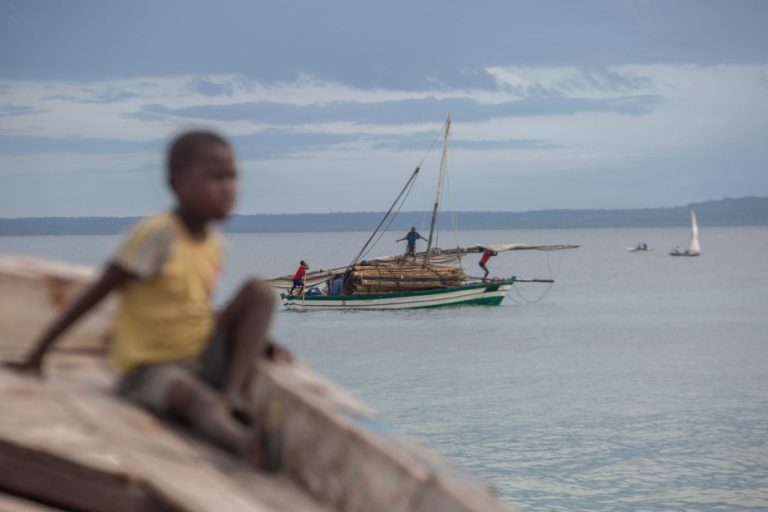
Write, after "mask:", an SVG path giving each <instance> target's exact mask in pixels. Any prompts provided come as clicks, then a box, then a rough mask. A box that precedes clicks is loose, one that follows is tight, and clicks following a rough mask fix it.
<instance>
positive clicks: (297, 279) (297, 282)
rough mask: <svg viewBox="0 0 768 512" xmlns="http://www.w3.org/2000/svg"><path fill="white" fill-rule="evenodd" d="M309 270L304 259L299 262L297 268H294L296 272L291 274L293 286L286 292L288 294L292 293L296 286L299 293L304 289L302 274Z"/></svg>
mask: <svg viewBox="0 0 768 512" xmlns="http://www.w3.org/2000/svg"><path fill="white" fill-rule="evenodd" d="M307 270H309V265H307V262H306V261H304V260H301V261H300V262H299V268H297V269H296V273H295V274H293V288H291V291H289V292H288V295H293V291H294V290H295V289H296V288H298V289H299V295H301V292H303V291H304V274H306V272H307Z"/></svg>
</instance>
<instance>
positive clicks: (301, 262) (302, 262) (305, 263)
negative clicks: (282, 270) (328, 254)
mask: <svg viewBox="0 0 768 512" xmlns="http://www.w3.org/2000/svg"><path fill="white" fill-rule="evenodd" d="M294 261H296V260H294ZM299 265H301V266H302V267H306V266H307V262H306V261H304V260H301V261H300V262H299Z"/></svg>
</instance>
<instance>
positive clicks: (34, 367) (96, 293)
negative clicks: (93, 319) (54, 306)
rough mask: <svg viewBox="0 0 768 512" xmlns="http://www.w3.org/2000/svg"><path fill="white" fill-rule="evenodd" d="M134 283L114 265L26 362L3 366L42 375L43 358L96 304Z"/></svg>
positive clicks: (55, 324)
mask: <svg viewBox="0 0 768 512" xmlns="http://www.w3.org/2000/svg"><path fill="white" fill-rule="evenodd" d="M131 279H134V276H133V274H130V273H129V272H126V271H125V270H123V269H122V268H120V267H119V266H118V265H116V264H114V263H112V264H110V265H109V266H107V268H106V269H105V270H104V272H103V273H102V274H101V276H100V277H99V279H98V281H96V282H95V283H94V284H92V285H91V286H90V287H89V288H87V289H86V290H85V291H84V292H83V293H82V294H81V295H80V296H79V297H78V298H77V299H76V300H75V301H74V302H73V303H72V304H71V305H70V306H69V307H68V308H67V309H66V310H65V311H64V313H63V314H61V315H60V316H59V317H58V318H57V319H56V320H55V321H54V322H53V323H52V324H51V325H50V326H49V327H48V329H46V331H45V333H44V334H43V336H42V337H41V338H40V339H39V340H38V341H37V343H36V344H35V348H34V349H33V350H32V352H30V353H29V355H28V356H27V358H26V360H24V361H6V362H3V366H4V367H5V368H8V369H11V370H16V371H18V372H22V373H31V374H33V375H37V376H38V377H41V376H42V375H43V358H44V356H45V353H46V352H47V351H48V349H50V347H51V346H52V345H53V344H54V343H55V342H56V340H57V339H58V338H59V337H60V336H61V335H62V334H63V333H64V332H66V331H67V329H69V328H70V327H71V326H72V324H74V323H75V322H76V321H77V320H79V319H80V317H81V316H83V315H84V314H85V313H87V312H88V311H89V310H90V309H91V308H93V307H94V306H95V305H96V304H98V303H99V302H101V300H102V299H103V298H104V297H106V296H107V295H108V294H109V292H111V291H112V290H114V289H115V288H118V287H119V286H120V285H122V284H124V283H126V282H127V281H129V280H131Z"/></svg>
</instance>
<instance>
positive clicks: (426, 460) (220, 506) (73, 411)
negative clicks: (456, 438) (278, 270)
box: [0, 257, 505, 512]
mask: <svg viewBox="0 0 768 512" xmlns="http://www.w3.org/2000/svg"><path fill="white" fill-rule="evenodd" d="M16 269H21V271H18V272H17V271H16ZM90 275H91V274H89V273H88V271H87V269H70V268H69V267H66V266H61V265H58V264H57V265H49V264H47V263H46V262H32V263H29V262H26V261H18V260H14V259H11V258H3V257H0V297H2V298H3V300H2V301H1V302H0V319H2V321H1V323H0V357H4V356H8V355H17V354H19V353H20V350H21V349H23V348H28V347H29V342H30V340H32V339H34V337H35V336H36V335H37V334H38V333H39V332H40V331H41V329H42V327H43V326H42V325H41V321H40V318H50V317H51V316H53V315H54V314H56V312H57V311H58V310H60V308H61V304H60V301H58V300H52V299H51V294H52V293H53V292H52V291H51V290H52V288H55V287H57V286H60V285H58V284H51V283H58V282H59V281H60V280H67V283H68V284H67V294H68V295H67V296H71V294H73V293H76V292H77V289H78V288H79V287H81V286H82V285H83V283H84V282H85V281H86V280H87V279H88V277H89V276H90ZM27 288H29V289H27ZM8 289H10V290H12V291H13V294H12V295H8V294H6V290H8ZM9 296H10V297H13V298H14V299H13V300H12V301H9V300H7V299H6V297H9ZM19 300H23V301H24V304H19V303H18V301H19ZM9 302H14V303H15V304H14V305H12V306H9ZM110 315H111V308H110V307H107V308H103V309H101V310H100V311H99V312H98V313H96V314H95V315H94V316H95V318H92V319H91V322H92V324H90V326H89V327H88V329H87V330H86V329H84V330H83V331H81V332H82V337H71V338H70V341H69V343H70V345H69V349H70V350H61V351H59V352H57V353H55V354H54V355H53V356H52V360H51V367H50V376H49V377H48V379H47V380H46V381H43V382H38V381H35V380H32V379H29V378H25V377H19V376H16V375H13V374H10V373H8V372H4V371H0V400H2V402H1V403H2V414H0V489H3V488H5V489H7V490H8V489H9V487H10V489H9V490H10V491H12V492H15V493H18V494H24V495H33V496H37V497H38V498H39V495H38V494H36V493H39V492H41V491H47V492H48V493H49V494H51V493H52V488H53V487H55V486H44V488H43V489H42V490H41V489H31V490H30V489H29V488H27V487H25V486H28V485H29V479H26V478H11V477H9V476H8V474H6V472H4V471H3V464H5V468H6V469H7V468H8V467H9V466H8V464H11V465H12V466H11V467H17V468H21V471H18V472H17V473H18V474H22V473H24V472H26V473H24V474H34V472H35V471H40V470H42V469H46V470H47V471H48V472H49V473H50V474H49V475H48V477H49V481H51V482H59V483H63V485H65V487H67V486H68V487H69V488H70V489H71V488H73V487H72V486H74V488H78V487H77V485H80V486H81V487H80V488H79V489H80V490H81V492H72V491H71V490H70V491H69V493H64V495H61V493H59V494H56V493H52V494H53V498H51V496H48V498H47V499H48V501H49V503H61V501H56V500H67V499H69V500H72V499H76V500H79V501H77V503H76V505H77V507H79V508H77V507H72V505H70V507H72V508H77V509H79V510H94V511H102V510H110V511H111V510H127V511H128V510H131V511H132V510H153V509H157V510H185V511H186V510H190V511H207V510H228V511H230V510H231V511H235V512H236V511H240V510H280V511H285V512H289V511H294V510H295V511H299V510H301V511H307V512H311V511H314V510H324V509H326V507H329V509H334V510H343V511H366V512H368V511H370V512H377V511H382V512H383V511H387V512H389V511H403V512H406V511H409V512H421V511H430V512H431V511H445V512H453V511H455V512H477V511H485V510H488V511H495V510H505V507H503V505H501V504H500V502H499V501H498V500H497V499H496V498H495V496H494V495H493V494H492V493H491V492H490V491H489V490H488V489H487V488H485V487H484V486H482V485H480V484H478V483H476V482H475V481H473V480H472V479H471V478H468V477H467V476H466V475H465V474H464V473H462V472H461V471H459V470H458V469H456V468H455V467H453V466H452V465H451V464H450V463H448V462H447V461H445V460H444V459H443V458H441V457H439V456H437V455H435V454H434V453H432V452H431V451H429V450H426V449H425V448H423V447H421V446H419V445H417V444H416V443H414V442H412V441H410V440H409V439H406V438H403V437H401V436H399V435H397V434H395V433H394V432H392V431H391V430H390V429H389V428H388V427H387V426H386V425H385V424H384V423H382V422H381V421H380V420H379V419H378V418H376V416H375V415H374V414H373V412H372V411H371V410H370V409H369V408H368V407H366V406H365V405H364V404H362V403H361V402H359V401H358V400H356V399H355V398H354V397H352V396H351V395H349V394H348V393H346V392H345V391H343V390H340V389H339V388H337V387H335V386H334V385H332V384H331V383H330V382H328V381H327V380H325V379H322V378H321V377H319V376H318V375H317V374H315V373H314V372H313V371H312V370H311V369H309V368H308V367H306V366H305V365H303V364H301V363H296V364H293V365H275V364H271V363H268V362H263V363H261V364H260V366H259V376H258V378H257V379H255V381H254V382H253V383H252V386H251V390H250V395H251V399H252V401H253V403H254V405H255V407H256V408H257V410H258V411H260V412H261V414H262V417H264V418H265V428H266V430H267V432H268V434H269V454H270V461H271V463H272V465H273V466H274V467H275V468H276V469H277V473H276V474H266V473H263V472H259V471H255V470H253V469H252V468H250V467H249V466H247V465H245V464H244V463H242V462H240V461H237V460H235V459H233V458H231V457H229V456H228V455H226V454H224V453H223V452H220V451H219V450H217V449H216V448H213V447H210V446H208V445H206V444H205V443H202V442H200V441H198V440H196V438H194V437H193V436H190V435H189V434H188V433H187V432H186V431H184V430H183V429H180V428H177V427H176V428H175V427H169V426H167V425H165V424H164V423H162V422H160V421H159V420H158V419H156V418H155V417H153V416H151V415H150V414H147V413H145V412H144V411H142V410H139V409H137V408H135V407H133V406H131V405H129V404H127V403H124V402H123V401H121V400H119V399H117V398H116V397H115V396H114V395H113V394H112V393H111V390H110V386H111V383H112V380H113V379H114V375H113V373H112V370H111V369H110V368H109V367H108V366H107V364H106V362H105V359H104V358H101V357H94V356H93V355H90V356H86V355H83V354H81V353H74V352H72V349H73V348H78V349H79V350H91V351H94V352H95V353H98V352H99V351H103V348H104V340H105V339H107V338H108V331H109V325H110ZM16 319H18V320H16ZM11 324H13V325H14V328H13V329H6V327H7V326H8V325H11ZM65 348H66V347H65ZM3 457H5V458H3ZM19 460H21V461H26V465H21V466H19V465H15V466H13V462H14V461H16V462H18V461H19ZM18 474H17V477H18V476H19V475H18ZM21 476H23V475H21ZM73 479H74V480H73ZM309 496H312V498H309ZM117 502H119V503H121V507H122V508H119V507H115V506H114V504H115V503H117ZM105 503H110V506H105ZM319 503H325V505H319ZM99 507H101V508H99Z"/></svg>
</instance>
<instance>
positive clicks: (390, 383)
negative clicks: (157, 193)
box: [0, 226, 768, 511]
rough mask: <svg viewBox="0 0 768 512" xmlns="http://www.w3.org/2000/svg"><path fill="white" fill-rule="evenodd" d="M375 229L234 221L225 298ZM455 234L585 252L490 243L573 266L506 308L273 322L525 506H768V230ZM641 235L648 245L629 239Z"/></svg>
mask: <svg viewBox="0 0 768 512" xmlns="http://www.w3.org/2000/svg"><path fill="white" fill-rule="evenodd" d="M399 236H402V234H400V233H395V234H392V235H391V236H388V237H385V239H384V240H383V241H382V243H381V246H380V248H379V254H388V253H392V252H396V251H399V250H400V248H401V246H399V245H396V244H395V243H394V239H395V238H397V237H399ZM364 238H365V234H363V233H312V234H254V235H230V236H229V240H230V244H231V257H230V263H229V266H228V268H227V269H226V271H225V275H224V278H223V281H222V286H221V290H220V291H219V294H218V297H219V300H223V298H224V297H226V296H227V295H228V294H230V293H231V292H232V291H233V290H234V288H235V286H236V283H237V282H239V281H240V280H242V279H243V278H245V277H246V276H248V275H252V274H256V275H262V276H270V275H276V274H286V273H290V272H292V271H293V270H294V268H295V266H296V264H297V261H298V260H299V259H300V258H304V259H307V260H309V262H310V264H311V265H312V267H313V268H323V267H329V266H332V265H337V264H343V263H346V262H348V260H349V259H351V256H352V255H354V254H355V253H356V250H357V249H358V247H359V245H360V244H361V243H362V242H363V241H364ZM459 238H460V239H461V241H462V242H464V243H473V242H492V241H495V242H507V241H509V242H530V243H560V242H568V243H576V244H581V245H582V248H580V249H577V250H574V251H568V252H567V253H554V254H549V255H546V254H542V253H514V254H510V253H507V254H504V255H500V256H499V257H496V258H494V259H492V260H491V268H492V271H493V272H494V273H495V274H496V275H504V276H506V275H518V276H526V277H549V275H550V271H551V272H552V273H554V272H556V271H557V270H558V267H559V270H560V272H559V275H558V282H557V284H555V285H554V286H553V287H552V288H551V289H550V290H548V289H547V287H546V285H533V284H528V285H519V286H518V288H517V289H516V290H515V291H514V293H513V294H512V296H511V298H510V300H507V301H505V303H504V304H503V305H502V306H501V307H477V306H475V307H472V306H468V307H457V308H450V309H436V310H429V311H419V312H413V311H411V312H408V311H402V312H312V313H291V312H281V313H280V314H279V315H278V317H277V320H276V325H275V332H276V336H277V337H278V338H279V339H280V340H282V341H283V342H284V343H286V344H287V345H289V346H290V347H292V349H293V350H294V351H295V352H296V353H297V354H298V355H299V356H300V357H301V358H303V359H305V360H307V361H308V362H309V363H310V364H312V365H313V366H315V367H316V368H317V369H318V370H320V371H321V372H322V373H324V374H326V375H327V376H329V377H331V378H332V379H333V380H335V381H337V382H339V383H340V384H342V385H343V386H345V387H347V388H349V389H350V390H352V391H353V392H354V393H355V394H356V395H357V396H359V397H360V398H362V399H363V400H364V401H366V402H367V403H369V404H370V405H372V406H373V407H375V408H376V409H378V410H379V411H380V412H381V414H382V416H383V417H384V418H385V419H387V420H388V421H389V422H390V423H391V424H392V425H393V426H394V427H395V428H396V429H398V430H400V431H402V432H404V433H406V434H408V435H411V436H413V437H415V438H417V439H419V440H420V441H422V442H423V443H425V444H427V445H428V446H431V447H432V448H434V449H436V450H438V451H440V452H442V453H443V454H445V455H446V456H448V457H450V458H452V459H453V460H455V461H457V462H458V463H459V464H460V465H462V466H463V467H464V468H466V469H467V470H469V471H471V472H473V473H475V474H476V475H478V476H479V477H481V478H482V479H484V480H485V481H487V482H489V483H490V484H492V485H493V486H494V487H495V488H496V489H497V490H498V492H499V493H500V494H501V495H502V496H503V498H504V499H505V500H508V501H510V502H512V503H515V504H517V505H518V506H519V507H520V508H521V509H522V510H532V511H533V510H537V511H538V510H568V511H574V510H589V511H601V510H606V511H607V510H638V511H639V510H657V511H661V510H695V511H705V510H759V509H763V510H766V509H768V229H767V228H708V227H706V226H703V227H702V229H701V243H702V248H703V255H702V256H701V257H699V258H671V257H668V256H667V255H666V253H667V251H668V250H669V249H670V248H672V247H674V246H675V245H680V246H683V247H685V246H686V245H687V239H688V232H687V230H685V229H632V230H611V229H596V230H541V231H528V230H525V231H495V232H494V231H478V232H468V231H467V232H460V233H459ZM117 240H118V237H113V236H83V237H5V238H3V237H0V252H11V253H23V254H31V255H35V256H43V257H49V258H51V257H54V258H60V259H64V260H68V261H73V262H82V263H96V262H99V261H100V260H102V259H104V258H105V257H107V256H108V255H109V253H110V252H111V251H112V250H114V247H115V245H116V243H117ZM450 240H451V237H444V240H443V242H444V243H443V244H442V245H450V244H449V243H447V242H449V241H450ZM638 241H645V242H647V243H648V244H649V245H650V246H651V247H653V248H655V250H654V251H652V252H648V253H628V252H627V251H626V250H625V248H626V247H628V246H631V245H634V244H635V243H637V242H638ZM561 255H562V260H561ZM476 259H477V257H474V258H472V259H470V260H469V264H470V265H469V267H468V268H469V269H470V270H471V271H472V273H474V270H475V268H476V267H475V265H476ZM473 267H474V268H473ZM545 292H548V293H546V295H545V296H544V297H543V298H542V299H541V300H540V301H539V302H534V303H528V302H526V301H525V300H524V299H527V300H529V301H532V300H535V299H538V298H540V297H541V296H542V294H544V293H545Z"/></svg>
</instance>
